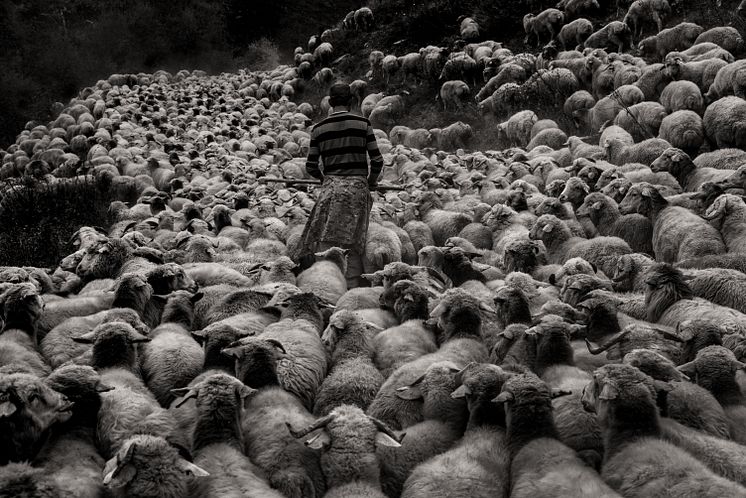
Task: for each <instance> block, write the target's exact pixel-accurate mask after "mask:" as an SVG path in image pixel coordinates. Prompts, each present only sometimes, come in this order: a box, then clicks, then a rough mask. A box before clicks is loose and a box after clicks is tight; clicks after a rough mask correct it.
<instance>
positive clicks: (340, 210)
mask: <svg viewBox="0 0 746 498" xmlns="http://www.w3.org/2000/svg"><path fill="white" fill-rule="evenodd" d="M352 101H353V95H352V91H351V90H350V86H349V85H348V84H346V83H335V84H334V85H332V87H331V88H330V89H329V105H330V106H331V108H332V109H331V112H330V113H329V116H327V117H326V118H325V119H324V120H322V121H321V122H319V123H318V124H316V125H315V126H314V127H313V130H312V131H311V143H310V144H309V150H308V158H307V159H306V171H307V172H308V174H309V175H311V176H312V177H314V178H317V179H319V180H321V182H322V183H321V187H320V189H319V193H318V196H317V199H316V205H315V206H314V207H313V210H312V211H311V214H310V216H309V218H308V223H306V227H305V229H304V230H303V235H302V238H301V244H302V246H301V247H302V249H301V252H300V266H301V269H305V268H308V267H309V266H311V265H312V264H313V262H314V253H316V252H321V251H325V250H327V249H329V248H331V247H341V248H343V249H348V250H349V252H348V253H347V274H346V275H345V277H346V279H347V287H348V288H350V289H352V288H354V287H361V286H365V285H368V283H367V281H365V280H364V279H362V278H361V277H360V275H362V274H363V255H364V254H365V238H366V236H367V233H368V217H369V215H370V210H371V207H372V206H373V198H372V196H371V195H370V192H371V191H372V190H375V188H376V187H377V186H378V177H379V175H380V174H381V170H382V169H383V157H382V156H381V153H380V151H379V150H378V143H377V142H376V137H375V134H374V133H373V127H372V126H371V124H370V121H369V120H368V119H366V118H364V117H362V116H359V115H357V114H353V113H351V112H350V107H351V106H352ZM368 158H370V164H369V163H368ZM320 162H321V163H320Z"/></svg>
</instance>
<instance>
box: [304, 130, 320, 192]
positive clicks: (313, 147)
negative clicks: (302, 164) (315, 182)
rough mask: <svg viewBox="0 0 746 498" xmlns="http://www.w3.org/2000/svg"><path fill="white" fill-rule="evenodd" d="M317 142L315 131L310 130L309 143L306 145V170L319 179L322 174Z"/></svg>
mask: <svg viewBox="0 0 746 498" xmlns="http://www.w3.org/2000/svg"><path fill="white" fill-rule="evenodd" d="M319 155H320V152H319V144H318V142H317V141H316V133H314V132H311V143H310V144H309V145H308V158H306V171H307V172H308V174H309V175H311V176H312V177H314V178H318V179H319V180H321V179H322V178H323V177H324V175H323V174H322V173H321V169H319Z"/></svg>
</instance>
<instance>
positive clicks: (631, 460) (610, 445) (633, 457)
mask: <svg viewBox="0 0 746 498" xmlns="http://www.w3.org/2000/svg"><path fill="white" fill-rule="evenodd" d="M657 396H658V394H657V392H656V388H655V384H654V383H653V380H652V379H651V378H650V377H648V376H646V375H645V374H643V373H642V372H640V371H639V370H637V369H636V368H634V367H632V366H630V365H606V366H604V367H602V368H600V369H599V370H597V371H596V374H595V376H594V379H593V380H591V382H590V383H589V384H588V386H586V388H585V389H584V391H583V404H584V406H585V407H586V409H587V410H589V411H595V412H596V413H597V414H598V416H599V418H600V422H601V425H602V426H603V427H604V428H605V429H604V432H605V441H606V445H605V458H604V465H603V469H602V472H601V477H602V478H603V479H604V481H606V482H607V483H608V484H609V485H610V486H611V487H612V488H613V489H615V490H616V491H619V492H621V493H622V494H623V495H625V496H652V495H655V496H687V497H688V496H692V497H693V496H713V497H714V496H723V495H728V496H730V495H735V496H741V495H744V494H745V493H746V489H745V488H743V487H741V486H740V485H739V484H736V483H734V482H731V481H728V480H727V479H724V478H722V477H719V476H717V475H715V474H714V473H712V472H711V471H710V470H708V469H707V468H706V467H705V465H704V464H702V463H701V462H699V461H698V460H696V459H695V458H693V457H692V456H690V455H689V454H688V453H687V452H685V451H683V450H681V449H679V448H677V447H676V446H674V445H672V444H670V443H667V442H665V441H663V440H661V439H659V437H660V434H661V426H660V419H659V415H658V410H657V407H656V404H655V400H656V398H657ZM632 413H634V416H633V417H632V416H630V415H629V414H632ZM649 472H653V473H654V474H655V475H657V476H660V477H661V478H662V479H658V480H655V481H651V480H649V479H647V478H645V477H643V476H644V475H649V474H648V473H649Z"/></svg>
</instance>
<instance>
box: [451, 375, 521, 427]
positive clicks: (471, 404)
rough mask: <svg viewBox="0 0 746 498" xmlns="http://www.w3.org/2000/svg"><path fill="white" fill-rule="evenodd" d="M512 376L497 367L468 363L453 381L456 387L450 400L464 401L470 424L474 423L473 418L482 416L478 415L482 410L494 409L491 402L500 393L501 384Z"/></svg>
mask: <svg viewBox="0 0 746 498" xmlns="http://www.w3.org/2000/svg"><path fill="white" fill-rule="evenodd" d="M512 375H513V373H512V372H509V371H507V370H503V369H502V368H501V367H498V366H497V365H492V364H489V363H469V364H468V365H466V367H464V368H463V369H462V370H461V371H460V372H459V373H457V374H456V377H455V380H456V385H457V386H458V387H457V388H456V389H455V390H454V391H453V392H452V393H451V398H454V399H465V400H466V404H467V407H468V408H469V412H470V414H471V419H472V420H471V422H472V423H473V422H476V420H474V419H475V417H480V416H482V415H484V414H483V413H480V412H481V411H483V409H487V410H493V409H494V407H493V406H491V402H492V400H493V399H494V398H495V397H496V396H497V395H498V394H499V393H500V390H501V389H502V386H503V384H504V383H505V381H507V380H508V378H510V377H511V376H512ZM498 417H499V414H498ZM498 421H499V420H498Z"/></svg>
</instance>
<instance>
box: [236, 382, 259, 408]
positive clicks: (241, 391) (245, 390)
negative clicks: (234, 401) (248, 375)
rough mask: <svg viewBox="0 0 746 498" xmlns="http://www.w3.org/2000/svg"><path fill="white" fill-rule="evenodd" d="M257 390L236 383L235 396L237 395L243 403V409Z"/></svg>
mask: <svg viewBox="0 0 746 498" xmlns="http://www.w3.org/2000/svg"><path fill="white" fill-rule="evenodd" d="M256 392H257V390H256V389H252V388H251V387H249V386H247V385H244V384H241V385H238V384H236V396H238V397H239V398H240V399H241V401H242V404H243V407H244V410H245V409H247V408H248V405H249V401H250V400H251V397H252V396H253V395H254V394H256Z"/></svg>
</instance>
